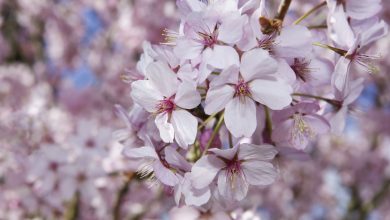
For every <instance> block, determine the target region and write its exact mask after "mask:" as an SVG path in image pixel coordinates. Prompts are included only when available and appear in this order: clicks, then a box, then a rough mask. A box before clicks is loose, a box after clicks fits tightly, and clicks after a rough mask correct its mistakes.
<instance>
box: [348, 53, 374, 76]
mask: <svg viewBox="0 0 390 220" xmlns="http://www.w3.org/2000/svg"><path fill="white" fill-rule="evenodd" d="M353 59H354V60H355V61H356V63H358V64H360V65H361V66H363V67H364V68H365V69H366V71H367V72H368V73H369V74H378V73H379V68H378V67H377V66H376V65H375V63H374V61H375V60H379V59H381V56H375V55H367V54H356V55H355V56H354V57H353Z"/></svg>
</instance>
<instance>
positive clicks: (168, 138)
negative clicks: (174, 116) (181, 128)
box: [154, 113, 174, 143]
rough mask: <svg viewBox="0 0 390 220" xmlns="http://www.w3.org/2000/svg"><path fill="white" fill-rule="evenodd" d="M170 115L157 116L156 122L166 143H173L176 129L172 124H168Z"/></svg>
mask: <svg viewBox="0 0 390 220" xmlns="http://www.w3.org/2000/svg"><path fill="white" fill-rule="evenodd" d="M168 116H169V115H168V114H166V113H162V114H158V115H157V116H156V119H155V120H154V122H155V123H156V126H157V128H158V130H159V131H160V137H161V139H162V140H163V141H164V142H165V143H173V137H174V129H173V126H172V124H171V123H169V122H168Z"/></svg>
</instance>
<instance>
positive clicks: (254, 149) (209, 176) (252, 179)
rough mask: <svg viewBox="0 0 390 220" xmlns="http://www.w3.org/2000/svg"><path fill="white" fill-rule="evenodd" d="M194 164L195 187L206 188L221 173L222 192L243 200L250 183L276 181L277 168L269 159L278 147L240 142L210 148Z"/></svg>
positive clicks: (259, 184)
mask: <svg viewBox="0 0 390 220" xmlns="http://www.w3.org/2000/svg"><path fill="white" fill-rule="evenodd" d="M209 151H210V152H212V153H213V154H209V155H206V156H203V157H202V158H200V159H199V160H198V161H197V162H196V163H195V164H194V166H193V167H192V170H191V180H192V184H193V186H194V187H195V188H198V189H199V188H204V187H206V186H208V185H209V184H211V182H212V181H213V180H214V179H215V177H216V176H217V175H218V180H217V184H218V192H219V193H220V194H221V195H222V196H223V197H224V198H225V199H227V200H229V201H234V200H238V201H239V200H242V199H243V198H244V197H245V196H246V194H247V192H248V188H249V186H250V185H255V186H265V185H269V184H271V183H272V182H274V181H275V179H276V178H277V171H276V169H275V168H274V166H273V165H272V163H270V162H268V161H270V160H272V159H273V158H274V157H275V155H276V154H277V151H276V150H275V148H274V147H273V146H271V145H260V146H257V145H253V144H240V145H236V146H235V147H234V148H231V149H225V150H221V149H210V150H209Z"/></svg>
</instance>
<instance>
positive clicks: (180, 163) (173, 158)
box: [165, 146, 191, 171]
mask: <svg viewBox="0 0 390 220" xmlns="http://www.w3.org/2000/svg"><path fill="white" fill-rule="evenodd" d="M165 160H166V161H167V162H168V163H169V164H170V165H173V166H176V167H177V168H180V169H183V170H185V171H190V170H191V165H190V164H189V163H188V162H187V160H186V159H184V157H183V156H182V155H180V154H179V153H178V152H177V151H176V150H175V149H173V147H171V146H168V147H166V148H165Z"/></svg>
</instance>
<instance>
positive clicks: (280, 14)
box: [275, 0, 291, 21]
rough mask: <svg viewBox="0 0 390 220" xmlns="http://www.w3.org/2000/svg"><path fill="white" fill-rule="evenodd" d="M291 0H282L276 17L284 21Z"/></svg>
mask: <svg viewBox="0 0 390 220" xmlns="http://www.w3.org/2000/svg"><path fill="white" fill-rule="evenodd" d="M290 3H291V0H282V2H281V3H280V5H279V9H278V13H277V14H276V16H275V19H278V20H281V21H283V19H284V17H285V16H286V14H287V11H288V8H289V7H290Z"/></svg>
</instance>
